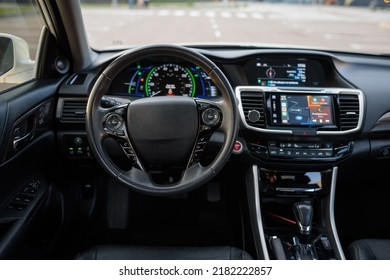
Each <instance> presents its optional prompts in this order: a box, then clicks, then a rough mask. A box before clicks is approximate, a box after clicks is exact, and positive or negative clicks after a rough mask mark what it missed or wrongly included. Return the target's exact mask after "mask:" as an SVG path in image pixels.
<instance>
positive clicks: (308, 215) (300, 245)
mask: <svg viewBox="0 0 390 280" xmlns="http://www.w3.org/2000/svg"><path fill="white" fill-rule="evenodd" d="M293 211H294V215H295V219H296V220H297V223H298V226H299V231H300V233H301V236H300V238H298V237H293V250H294V255H295V258H296V259H297V260H314V259H317V255H316V253H315V250H314V248H313V246H312V244H310V233H311V229H312V220H313V206H312V205H311V203H310V202H308V201H305V202H297V203H294V205H293Z"/></svg>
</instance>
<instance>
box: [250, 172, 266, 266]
mask: <svg viewBox="0 0 390 280" xmlns="http://www.w3.org/2000/svg"><path fill="white" fill-rule="evenodd" d="M252 172H253V178H254V182H253V186H254V193H255V197H254V198H255V208H256V222H257V227H258V230H259V234H260V236H259V237H260V243H261V248H262V250H263V255H264V259H265V260H269V259H270V258H269V254H268V250H267V243H266V241H265V235H264V228H263V220H262V217H261V207H260V191H259V180H260V177H259V173H258V169H257V165H253V166H252Z"/></svg>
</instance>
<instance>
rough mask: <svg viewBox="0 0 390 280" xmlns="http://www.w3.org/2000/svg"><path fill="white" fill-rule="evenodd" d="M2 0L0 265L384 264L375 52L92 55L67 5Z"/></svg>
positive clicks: (202, 47)
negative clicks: (31, 33) (17, 30)
mask: <svg viewBox="0 0 390 280" xmlns="http://www.w3.org/2000/svg"><path fill="white" fill-rule="evenodd" d="M6 2H7V1H5V2H4V3H6ZM12 2H14V3H17V4H18V5H20V6H22V5H26V3H27V4H28V5H32V6H33V7H34V11H35V12H36V14H37V15H39V17H40V19H39V25H40V27H39V28H36V32H37V33H38V34H39V36H36V37H37V39H36V40H37V42H38V43H37V45H38V47H37V48H36V50H34V52H35V59H34V56H32V55H31V53H30V55H29V54H28V49H27V50H26V45H25V44H26V43H25V42H24V41H23V40H22V39H20V38H19V37H20V36H18V34H7V32H4V33H0V47H1V50H0V51H1V52H0V62H1V63H0V64H1V65H0V68H1V69H0V83H5V84H6V85H8V87H4V88H3V86H4V85H3V86H1V87H0V92H1V93H0V178H2V180H1V183H0V259H16V260H20V259H38V260H42V259H44V260H45V259H54V260H73V259H140V260H144V259H168V260H169V259H171V260H172V259H175V260H176V259H235V260H238V259H240V260H251V259H255V260H346V259H390V253H389V252H390V250H387V248H390V223H389V222H388V219H387V217H388V213H390V204H389V203H388V200H389V194H390V191H389V187H388V185H389V180H388V166H389V164H390V115H389V114H390V113H389V112H390V98H389V95H390V91H389V86H388V80H389V77H390V75H389V74H390V57H389V54H382V55H379V54H376V55H374V54H367V53H357V52H356V53H352V52H343V51H330V50H321V49H312V48H293V47H276V46H275V47H270V46H263V47H261V46H260V47H259V46H244V45H240V44H237V45H231V44H229V45H224V44H223V43H221V44H194V45H186V44H181V45H180V44H166V43H161V44H151V45H145V46H138V47H128V48H125V47H122V48H111V49H105V50H95V49H93V48H91V47H90V44H89V42H88V39H87V32H86V30H85V28H84V24H83V18H82V12H81V8H80V2H79V1H77V0H70V1H60V0H37V1H32V0H31V1H12ZM4 3H0V6H1V5H6V4H4ZM19 10H21V11H22V12H23V9H19ZM29 13H30V14H28V15H31V13H32V12H31V11H30V12H29ZM26 14H27V13H26ZM24 16H26V15H24ZM7 20H9V21H12V20H13V18H12V17H9V18H7ZM27 23H28V25H30V28H33V27H31V26H32V25H33V24H31V23H29V22H27ZM34 24H35V22H34ZM0 26H3V25H2V21H1V20H0ZM4 26H5V25H4ZM1 30H7V29H6V28H5V27H4V28H2V29H1ZM2 32H3V31H2ZM13 35H16V36H13ZM140 36H141V35H140ZM30 52H31V51H30ZM32 61H34V63H33V62H32ZM17 67H19V68H18V69H21V70H20V72H18V73H16V72H15V71H16V70H15V69H16V68H17ZM25 75H32V77H33V78H31V79H28V80H26V81H23V77H24V76H25ZM291 77H293V78H291ZM21 79H22V81H23V82H18V81H19V80H21Z"/></svg>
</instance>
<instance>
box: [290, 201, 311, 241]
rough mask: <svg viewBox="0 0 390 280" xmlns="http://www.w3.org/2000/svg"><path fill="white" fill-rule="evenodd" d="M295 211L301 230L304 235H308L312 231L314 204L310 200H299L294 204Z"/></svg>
mask: <svg viewBox="0 0 390 280" xmlns="http://www.w3.org/2000/svg"><path fill="white" fill-rule="evenodd" d="M293 211H294V215H295V219H296V220H297V222H298V226H299V231H300V232H301V234H302V235H303V236H307V237H308V236H309V235H310V233H311V223H312V220H313V206H312V205H311V203H310V202H297V203H294V205H293Z"/></svg>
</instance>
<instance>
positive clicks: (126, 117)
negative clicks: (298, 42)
mask: <svg viewBox="0 0 390 280" xmlns="http://www.w3.org/2000/svg"><path fill="white" fill-rule="evenodd" d="M152 56H153V57H156V56H167V57H173V58H180V59H184V60H185V61H188V62H189V63H192V64H195V65H197V66H199V67H200V68H201V69H202V70H203V71H204V72H205V73H206V74H207V75H208V76H209V77H210V78H211V80H212V81H213V82H214V84H215V85H216V87H217V88H218V89H219V91H220V92H221V96H220V97H217V98H213V99H197V98H191V97H187V96H162V97H153V98H140V99H137V100H134V101H131V102H130V103H128V104H120V105H116V106H113V107H110V108H104V107H103V106H102V105H101V99H102V97H103V96H104V95H105V94H106V93H107V91H108V89H109V87H110V84H111V82H112V81H113V79H114V78H115V77H116V76H117V75H118V73H120V72H121V71H122V70H123V69H125V68H126V67H128V66H129V65H130V64H131V63H135V62H137V61H139V60H141V59H144V58H150V57H152ZM237 116H238V114H237V105H236V99H235V96H234V92H233V89H232V88H231V86H230V84H229V82H228V80H227V78H226V77H225V75H224V74H223V73H222V71H221V70H220V69H219V68H218V67H217V66H216V65H215V64H214V63H213V62H212V61H211V60H209V59H208V58H207V57H205V56H204V55H202V54H200V53H198V52H196V51H194V50H192V49H189V48H186V47H182V46H177V45H151V46H144V47H140V48H137V49H133V50H130V51H128V52H125V53H124V54H122V55H121V56H119V57H118V58H117V59H115V60H114V61H113V62H112V63H110V64H109V65H108V66H107V67H106V68H105V69H104V71H103V72H102V73H101V74H100V76H99V77H98V79H97V81H96V82H95V84H94V86H93V88H92V91H91V93H90V95H89V99H88V104H87V110H86V130H87V137H88V140H89V144H90V147H91V150H92V152H93V154H94V156H95V158H96V160H97V161H98V163H99V164H100V165H101V166H102V167H103V169H105V171H107V172H108V173H109V174H110V175H112V176H113V177H114V178H116V179H117V180H118V181H119V182H120V183H122V184H123V185H125V186H127V187H129V188H131V189H133V190H135V191H138V192H141V193H145V194H149V195H177V194H181V193H185V192H188V191H190V190H192V189H194V188H196V187H199V186H201V185H203V184H205V183H207V182H208V181H209V180H211V179H212V178H213V177H214V176H215V175H216V174H217V173H218V172H219V171H220V170H221V169H222V168H223V167H224V165H225V164H226V162H227V161H228V160H229V158H230V155H231V152H232V149H233V145H234V142H235V139H236V135H237V128H238V117H237ZM216 131H219V132H221V133H222V134H223V136H224V141H223V143H222V144H221V147H220V149H219V151H218V153H217V155H216V156H215V157H214V158H213V160H212V161H211V162H209V163H208V164H206V165H204V164H202V160H201V159H202V155H203V154H204V149H205V147H206V145H207V143H208V141H209V139H210V137H211V135H212V134H213V133H214V132H216ZM106 138H114V139H115V140H117V142H118V143H119V144H120V145H121V147H122V149H123V151H124V152H125V153H126V155H127V157H128V158H129V161H131V164H132V167H131V169H130V170H123V169H122V168H120V167H118V165H117V164H116V163H114V161H113V160H112V159H111V157H110V156H109V154H108V153H107V151H106V149H105V148H104V145H103V142H104V141H105V139H106ZM154 168H161V170H167V169H169V168H175V169H179V170H180V172H179V174H180V175H179V176H178V178H177V180H170V181H168V182H160V181H158V180H155V179H153V176H152V173H151V170H152V169H153V170H154Z"/></svg>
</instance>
